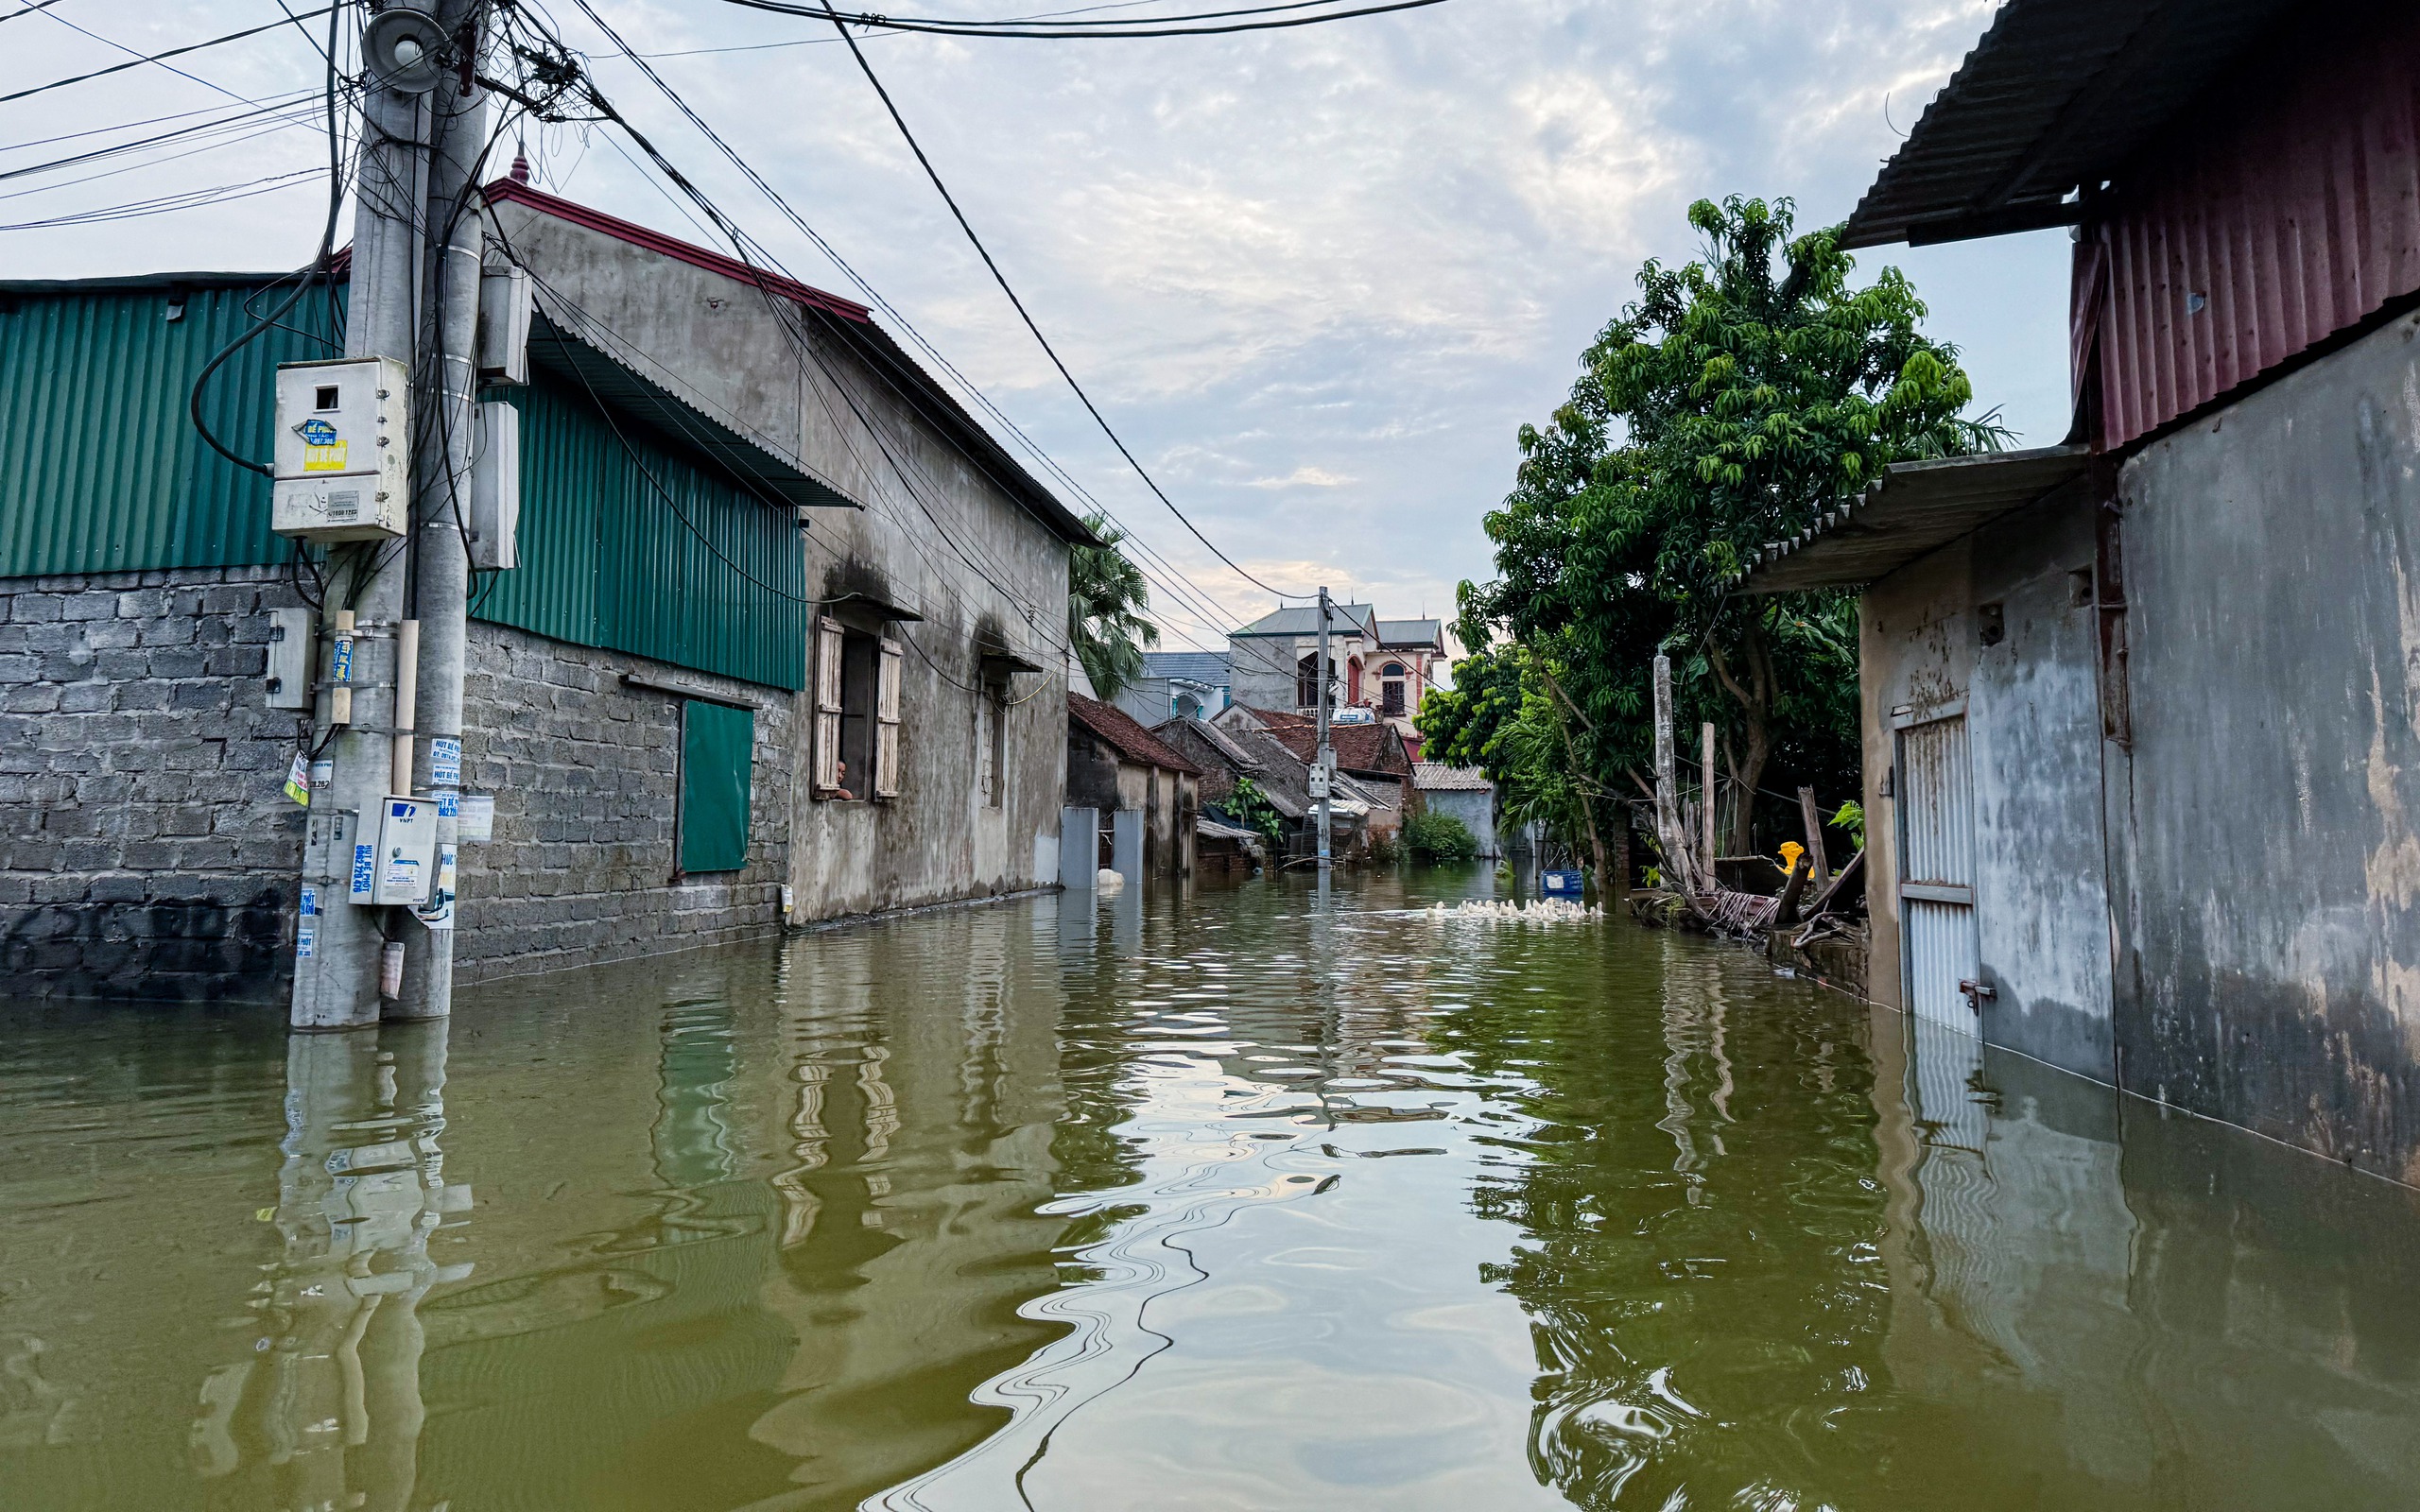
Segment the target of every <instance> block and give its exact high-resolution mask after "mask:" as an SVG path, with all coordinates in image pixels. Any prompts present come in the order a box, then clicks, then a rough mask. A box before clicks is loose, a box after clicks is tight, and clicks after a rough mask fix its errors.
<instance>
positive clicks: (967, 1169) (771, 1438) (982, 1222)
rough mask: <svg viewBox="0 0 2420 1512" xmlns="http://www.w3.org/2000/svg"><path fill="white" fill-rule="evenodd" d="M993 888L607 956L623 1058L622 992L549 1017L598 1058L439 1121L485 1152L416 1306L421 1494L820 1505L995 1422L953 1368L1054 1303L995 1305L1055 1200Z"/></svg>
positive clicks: (1046, 1089)
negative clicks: (450, 1270)
mask: <svg viewBox="0 0 2420 1512" xmlns="http://www.w3.org/2000/svg"><path fill="white" fill-rule="evenodd" d="M1012 917H1013V916H1011V915H1010V914H1009V913H1007V912H1006V911H973V912H969V913H965V914H959V915H950V916H941V917H937V918H934V919H925V920H918V921H915V922H913V923H910V924H907V925H893V926H891V927H890V928H889V929H886V930H879V931H866V932H863V933H856V934H845V935H832V936H823V937H821V938H820V939H817V940H814V941H811V942H806V943H805V944H804V945H802V946H799V947H794V948H792V949H791V950H789V951H787V953H785V954H779V955H775V954H769V953H753V952H750V953H733V954H728V955H723V956H706V957H694V958H690V959H688V960H685V961H682V962H677V963H672V964H667V965H665V966H661V967H659V968H658V969H657V971H656V972H655V974H654V975H653V976H652V977H650V978H648V979H645V980H644V981H643V982H641V983H638V984H632V983H631V982H630V981H628V980H627V978H628V977H629V975H630V973H629V972H628V971H625V972H624V973H623V975H622V979H620V980H617V990H619V991H622V992H631V991H637V992H647V993H650V994H652V995H653V997H654V1001H656V1002H659V1003H661V1004H662V1005H663V1006H662V1007H661V1008H658V1009H656V1010H654V1012H653V1014H652V1018H653V1026H652V1030H653V1032H652V1040H653V1043H654V1050H655V1055H654V1057H653V1063H652V1065H651V1066H650V1065H645V1064H631V1061H630V1057H628V1055H627V1048H628V1045H629V1043H630V1032H631V1025H630V1023H629V1022H628V1019H627V1017H624V1016H623V1015H624V1012H625V1010H624V1009H622V1008H620V1007H618V1006H616V1007H614V1008H608V1009H594V1008H588V1007H585V1006H579V1007H574V1006H571V1005H570V1004H569V1003H568V1001H567V1002H566V1005H565V1008H564V1010H563V1011H562V1012H561V1013H560V1015H554V1016H551V1017H550V1018H549V1019H548V1020H547V1021H546V1024H547V1028H548V1029H550V1030H553V1031H556V1032H559V1033H560V1035H561V1039H560V1040H555V1041H553V1042H551V1043H550V1044H549V1045H548V1047H547V1051H546V1053H547V1054H548V1055H550V1056H560V1057H576V1058H577V1059H579V1061H580V1063H582V1064H583V1065H589V1064H593V1065H595V1066H596V1067H597V1068H599V1069H598V1070H596V1072H595V1073H594V1074H590V1073H589V1072H586V1071H583V1073H582V1074H581V1075H580V1076H579V1077H576V1078H565V1079H562V1080H561V1081H558V1080H557V1079H556V1078H553V1077H548V1078H545V1081H546V1084H547V1085H548V1087H549V1088H550V1089H557V1090H552V1091H547V1092H545V1093H544V1094H540V1093H536V1092H532V1093H531V1094H529V1095H528V1096H527V1097H525V1098H518V1099H516V1098H514V1097H510V1096H493V1097H489V1098H485V1099H483V1101H482V1105H481V1115H482V1116H481V1117H480V1119H479V1120H478V1121H477V1126H476V1127H475V1129H465V1130H462V1131H461V1133H462V1134H463V1136H464V1141H465V1143H476V1144H477V1145H479V1146H481V1147H483V1148H484V1150H485V1153H484V1154H483V1155H482V1157H481V1169H482V1170H486V1169H488V1167H489V1166H490V1165H496V1166H499V1167H504V1168H507V1169H509V1171H510V1180H509V1181H508V1179H507V1178H506V1177H498V1178H497V1179H496V1180H495V1181H493V1182H490V1183H489V1185H488V1190H489V1191H490V1192H491V1193H503V1194H505V1196H504V1198H503V1200H501V1201H498V1202H497V1203H496V1205H495V1217H494V1219H493V1221H490V1220H489V1218H488V1217H487V1216H486V1213H487V1211H488V1210H486V1209H483V1210H482V1220H481V1230H480V1235H481V1241H480V1253H481V1271H480V1277H479V1280H478V1281H477V1282H476V1283H475V1284H473V1285H469V1286H466V1287H461V1288H458V1289H452V1290H449V1291H448V1292H446V1293H444V1294H443V1295H441V1296H440V1297H436V1298H433V1299H432V1300H431V1301H430V1302H429V1303H428V1304H426V1305H425V1306H423V1309H422V1314H423V1317H424V1318H425V1319H426V1320H427V1325H428V1347H427V1350H426V1356H425V1362H424V1365H423V1372H422V1374H423V1389H424V1392H425V1395H426V1400H427V1402H428V1408H429V1417H428V1423H427V1428H426V1431H425V1433H424V1434H423V1437H422V1444H421V1475H420V1482H421V1486H422V1487H423V1490H422V1492H421V1495H422V1497H423V1499H426V1500H428V1501H431V1502H433V1501H435V1500H439V1499H450V1500H451V1501H452V1502H453V1504H454V1505H456V1506H458V1507H462V1506H472V1505H483V1506H484V1505H497V1506H520V1507H540V1506H545V1507H555V1506H562V1507H581V1508H589V1507H631V1508H637V1507H647V1508H663V1507H673V1506H683V1507H685V1506H698V1507H740V1506H750V1507H783V1508H798V1509H805V1508H843V1507H851V1506H854V1505H856V1503H857V1502H858V1501H859V1500H860V1499H862V1498H863V1497H865V1496H867V1495H868V1494H871V1493H872V1492H873V1491H876V1490H878V1489H880V1488H881V1487H883V1486H888V1485H890V1484H891V1483H893V1482H895V1481H897V1480H901V1479H904V1478H907V1477H908V1476H911V1475H914V1474H916V1473H918V1472H920V1471H922V1470H924V1469H928V1468H930V1466H932V1465H933V1464H936V1463H938V1462H940V1461H942V1460H945V1459H947V1458H948V1457H950V1456H951V1455H953V1454H955V1453H957V1452H959V1451H960V1450H962V1449H963V1448H964V1447H965V1446H967V1445H968V1444H971V1443H973V1442H975V1441H977V1440H978V1439H979V1438H980V1437H982V1436H983V1435H985V1434H987V1433H989V1432H990V1431H991V1430H992V1429H993V1428H994V1427H995V1426H997V1425H998V1424H999V1423H1000V1422H1002V1421H1004V1420H1005V1419H1006V1417H1007V1414H1006V1413H1005V1411H1003V1410H1001V1409H999V1408H997V1407H987V1406H978V1405H976V1404H974V1403H972V1402H970V1400H969V1396H970V1393H972V1392H973V1391H974V1390H975V1389H976V1388H977V1386H978V1385H979V1384H980V1383H982V1382H983V1381H985V1380H986V1379H988V1378H989V1377H991V1376H993V1375H994V1374H996V1373H997V1372H999V1371H1000V1370H1002V1369H1004V1368H1006V1367H1007V1366H1010V1365H1011V1364H1013V1363H1015V1362H1016V1361H1018V1360H1020V1359H1022V1358H1024V1357H1025V1356H1026V1355H1027V1354H1028V1353H1029V1352H1030V1351H1032V1350H1033V1349H1035V1348H1037V1347H1038V1346H1039V1345H1040V1344H1041V1343H1043V1342H1045V1341H1046V1339H1047V1337H1048V1336H1049V1335H1050V1333H1051V1332H1053V1331H1052V1330H1050V1329H1048V1328H1046V1327H1045V1326H1043V1325H1038V1324H1035V1323H1031V1322H1029V1321H1027V1320H1025V1319H1023V1318H1020V1317H1019V1316H1018V1315H1017V1311H1016V1310H1017V1308H1018V1306H1019V1304H1021V1303H1022V1302H1024V1301H1026V1300H1027V1299H1029V1298H1030V1297H1034V1296H1037V1295H1039V1294H1040V1293H1042V1292H1044V1291H1046V1290H1048V1289H1049V1288H1050V1287H1051V1286H1052V1285H1053V1284H1054V1283H1055V1280H1056V1276H1055V1271H1054V1266H1053V1255H1052V1246H1053V1245H1054V1244H1055V1243H1056V1242H1057V1241H1058V1239H1059V1238H1060V1236H1061V1234H1062V1232H1063V1229H1064V1227H1065V1220H1064V1219H1044V1218H1039V1217H1036V1216H1035V1215H1034V1212H1033V1209H1034V1208H1035V1207H1037V1206H1038V1205H1040V1203H1041V1202H1042V1201H1044V1200H1045V1199H1046V1197H1047V1196H1048V1195H1049V1194H1050V1193H1051V1191H1052V1178H1053V1164H1052V1160H1051V1154H1050V1142H1051V1137H1052V1133H1053V1129H1054V1124H1055V1120H1056V1118H1057V1114H1058V1109H1059V1102H1058V1091H1057V1088H1058V1070H1059V1068H1058V1064H1057V1058H1056V1042H1055V1039H1054V1035H1053V1027H1054V1022H1055V1014H1054V1013H1053V1011H1052V1009H1051V1002H1050V997H1049V994H1050V992H1051V991H1052V990H1053V989H1054V988H1055V980H1054V979H1052V978H1050V977H1049V976H1048V975H1047V974H1045V975H1043V976H1041V977H1038V978H1036V977H1027V978H1013V973H1012V971H1011V966H1010V956H1011V952H1010V951H1009V949H1008V940H1007V936H1006V934H1005V932H1006V930H1007V929H1008V928H1010V927H1011V918H1012ZM937 963H945V964H946V967H947V970H946V971H937V970H935V967H936V964H937ZM537 990H542V991H556V990H559V989H558V988H555V987H554V985H552V984H544V985H542V986H541V988H538V989H537ZM565 990H568V991H573V992H576V990H577V988H568V989H565ZM1011 997H1015V998H1016V1000H1017V1001H1016V1002H1015V1005H1014V1007H1013V1011H1011V1001H1010V1000H1011ZM549 1013H550V1014H551V1010H549ZM616 1019H618V1020H619V1021H620V1022H614V1020H616ZM600 1020H601V1021H603V1022H598V1021H600ZM562 1088H573V1089H577V1090H578V1091H579V1093H580V1094H581V1095H580V1098H579V1100H572V1099H569V1098H564V1099H563V1100H561V1101H554V1100H551V1099H555V1098H558V1097H560V1096H562V1093H561V1091H560V1089H562ZM641 1099H645V1102H646V1103H648V1104H651V1105H652V1108H651V1111H642V1110H641V1109H642V1108H643V1107H644V1106H645V1104H643V1103H642V1102H641V1101H640V1100H641ZM637 1130H645V1139H644V1142H643V1143H641V1142H635V1141H633V1140H632V1139H631V1134H632V1133H633V1132H634V1131H637Z"/></svg>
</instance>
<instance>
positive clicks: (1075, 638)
mask: <svg viewBox="0 0 2420 1512" xmlns="http://www.w3.org/2000/svg"><path fill="white" fill-rule="evenodd" d="M1084 524H1086V525H1089V526H1090V527H1091V528H1092V532H1093V534H1094V535H1096V536H1098V537H1099V538H1100V540H1101V541H1102V544H1100V545H1098V546H1076V547H1073V548H1071V549H1070V550H1069V551H1068V553H1067V639H1068V641H1069V642H1070V643H1071V644H1073V645H1074V646H1075V648H1076V660H1077V661H1079V662H1082V663H1083V668H1084V676H1085V677H1087V678H1089V679H1092V684H1093V692H1094V693H1096V694H1098V695H1099V696H1101V697H1102V698H1103V699H1110V698H1115V697H1116V696H1118V695H1119V694H1120V693H1122V692H1124V691H1125V690H1126V689H1128V688H1130V687H1132V686H1133V685H1134V684H1135V683H1136V682H1138V681H1140V680H1141V679H1142V677H1143V648H1144V647H1145V646H1150V645H1157V644H1159V643H1160V630H1159V627H1158V626H1156V625H1153V624H1152V623H1151V622H1150V620H1148V619H1145V618H1144V617H1143V614H1144V611H1145V610H1148V609H1150V607H1151V590H1150V584H1148V583H1146V582H1145V581H1144V580H1143V573H1142V569H1140V568H1138V567H1136V566H1135V565H1134V564H1133V562H1132V561H1130V560H1128V559H1127V557H1126V554H1125V553H1124V552H1122V551H1120V550H1118V549H1117V543H1118V542H1119V541H1124V540H1125V539H1126V533H1125V532H1124V531H1122V530H1120V529H1118V528H1117V527H1116V526H1115V525H1113V524H1110V523H1109V520H1108V518H1107V517H1106V516H1104V515H1101V514H1098V513H1094V514H1090V515H1087V516H1085V517H1084Z"/></svg>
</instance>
